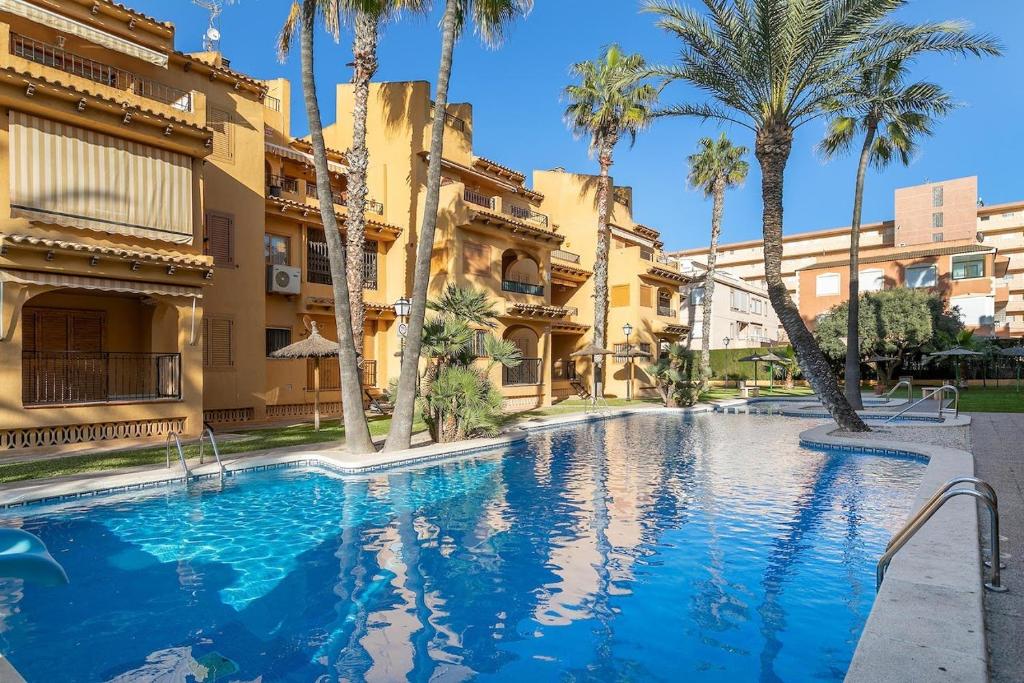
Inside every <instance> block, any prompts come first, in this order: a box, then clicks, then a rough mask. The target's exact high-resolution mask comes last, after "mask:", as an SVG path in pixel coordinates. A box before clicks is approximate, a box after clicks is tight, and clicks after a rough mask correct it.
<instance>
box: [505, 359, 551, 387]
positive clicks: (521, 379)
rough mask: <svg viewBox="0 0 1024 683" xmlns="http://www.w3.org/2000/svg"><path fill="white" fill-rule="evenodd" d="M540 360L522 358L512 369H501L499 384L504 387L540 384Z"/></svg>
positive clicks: (541, 360)
mask: <svg viewBox="0 0 1024 683" xmlns="http://www.w3.org/2000/svg"><path fill="white" fill-rule="evenodd" d="M543 362H544V360H543V359H542V358H524V359H523V362H522V363H520V364H519V365H517V366H516V367H514V368H509V367H503V368H502V369H501V384H502V386H506V387H514V386H524V385H536V384H540V379H541V367H542V364H543Z"/></svg>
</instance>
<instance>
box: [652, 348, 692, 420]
mask: <svg viewBox="0 0 1024 683" xmlns="http://www.w3.org/2000/svg"><path fill="white" fill-rule="evenodd" d="M697 366H698V364H697V362H696V355H695V354H694V353H693V352H692V351H690V350H689V349H686V348H684V347H683V346H681V345H679V344H672V345H671V346H669V347H668V349H667V350H666V352H665V353H664V355H662V356H661V358H659V359H658V360H657V362H656V363H654V364H653V365H651V366H650V367H648V368H647V373H648V374H649V375H650V376H651V377H653V378H654V382H655V386H656V387H657V389H658V393H659V394H660V395H661V400H662V402H663V403H664V404H665V405H666V406H668V407H669V408H676V407H680V406H692V405H693V404H694V403H696V402H697V399H699V398H700V381H699V377H698V375H699V368H698V367H697Z"/></svg>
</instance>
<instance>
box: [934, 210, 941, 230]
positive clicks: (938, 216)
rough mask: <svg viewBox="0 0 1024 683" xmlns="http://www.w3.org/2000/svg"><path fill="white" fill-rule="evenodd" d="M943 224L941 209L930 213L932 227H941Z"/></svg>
mask: <svg viewBox="0 0 1024 683" xmlns="http://www.w3.org/2000/svg"><path fill="white" fill-rule="evenodd" d="M942 224H943V216H942V212H941V211H936V212H935V213H933V214H932V227H933V228H941V227H943V226H942Z"/></svg>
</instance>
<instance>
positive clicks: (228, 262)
mask: <svg viewBox="0 0 1024 683" xmlns="http://www.w3.org/2000/svg"><path fill="white" fill-rule="evenodd" d="M203 243H204V244H203V246H204V249H203V251H204V252H205V253H207V254H209V255H210V256H212V257H213V265H215V266H218V267H224V266H227V267H231V266H234V265H235V217H234V216H232V215H231V214H229V213H220V212H219V211H207V212H206V236H205V238H204V239H203Z"/></svg>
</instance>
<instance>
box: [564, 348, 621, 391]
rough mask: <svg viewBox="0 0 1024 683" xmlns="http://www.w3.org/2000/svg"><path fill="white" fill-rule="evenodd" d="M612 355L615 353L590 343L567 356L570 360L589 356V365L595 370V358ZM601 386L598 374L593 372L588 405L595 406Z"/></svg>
mask: <svg viewBox="0 0 1024 683" xmlns="http://www.w3.org/2000/svg"><path fill="white" fill-rule="evenodd" d="M613 353H615V352H614V351H609V350H608V349H602V348H601V347H600V346H596V345H595V344H593V343H591V344H588V345H587V346H584V347H583V348H582V349H580V350H579V351H573V352H572V353H570V354H569V356H570V357H572V358H585V357H588V356H589V357H590V361H591V363H592V364H593V366H594V367H595V368H596V367H597V363H596V362H594V359H595V358H596V357H597V356H610V355H612V354H613ZM602 369H603V368H602ZM601 384H602V382H601V377H599V376H598V373H596V372H595V373H594V391H592V392H591V395H590V403H591V405H597V397H598V395H599V394H600V392H599V389H600V387H601Z"/></svg>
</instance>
